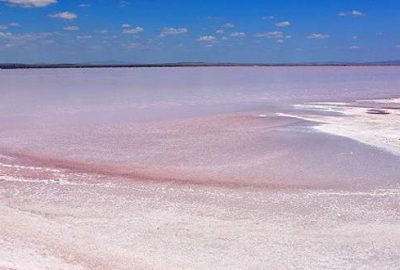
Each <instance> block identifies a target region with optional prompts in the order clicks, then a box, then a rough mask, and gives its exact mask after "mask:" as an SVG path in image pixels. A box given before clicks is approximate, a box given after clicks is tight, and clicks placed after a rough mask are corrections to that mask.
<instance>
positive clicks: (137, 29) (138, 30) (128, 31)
mask: <svg viewBox="0 0 400 270" xmlns="http://www.w3.org/2000/svg"><path fill="white" fill-rule="evenodd" d="M143 31H144V29H143V28H142V27H140V26H136V27H135V28H125V29H124V30H123V31H122V33H124V34H139V33H141V32H143Z"/></svg>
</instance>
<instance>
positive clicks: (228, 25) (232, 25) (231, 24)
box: [222, 23, 235, 28]
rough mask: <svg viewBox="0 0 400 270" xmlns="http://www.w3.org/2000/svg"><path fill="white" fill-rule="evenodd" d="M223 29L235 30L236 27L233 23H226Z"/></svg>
mask: <svg viewBox="0 0 400 270" xmlns="http://www.w3.org/2000/svg"><path fill="white" fill-rule="evenodd" d="M222 27H223V28H235V25H234V24H233V23H226V24H224V25H222Z"/></svg>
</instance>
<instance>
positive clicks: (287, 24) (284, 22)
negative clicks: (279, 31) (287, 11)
mask: <svg viewBox="0 0 400 270" xmlns="http://www.w3.org/2000/svg"><path fill="white" fill-rule="evenodd" d="M275 25H276V26H277V27H288V26H290V25H291V24H290V22H289V21H283V22H278V23H276V24H275Z"/></svg>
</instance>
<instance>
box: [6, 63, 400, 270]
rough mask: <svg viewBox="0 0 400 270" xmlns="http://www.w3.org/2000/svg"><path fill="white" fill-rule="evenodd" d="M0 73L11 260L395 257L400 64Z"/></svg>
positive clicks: (133, 264)
mask: <svg viewBox="0 0 400 270" xmlns="http://www.w3.org/2000/svg"><path fill="white" fill-rule="evenodd" d="M0 81H1V82H2V83H1V85H0V96H1V98H0V124H1V126H0V154H1V155H0V214H1V215H2V216H3V217H5V218H3V219H1V220H0V223H1V224H0V226H1V228H4V229H3V230H2V231H1V232H0V243H1V245H0V269H1V267H6V268H17V269H27V268H29V269H48V268H50V269H57V268H59V269H132V268H135V269H210V268H213V269H244V268H245V269H260V268H266V267H270V268H274V269H287V268H289V269H297V268H323V267H330V268H337V269H342V268H352V267H354V268H363V267H364V268H367V269H375V268H385V269H396V268H397V266H398V263H399V262H398V258H399V256H400V230H399V229H398V228H400V185H399V184H400V166H399V165H400V156H399V153H400V151H399V140H398V139H399V138H398V134H400V130H399V125H398V123H400V121H398V120H399V106H400V105H399V102H398V99H396V98H398V97H399V96H400V68H399V67H296V68H293V67H285V68H284V67H277V68H272V67H268V68H262V67H251V68H242V67H237V68H236V67H235V68H154V69H153V68H151V69H65V70H11V71H1V72H0ZM371 110H377V111H371ZM383 111H384V112H387V114H386V113H382V112H383ZM371 112H372V113H371ZM377 112H378V113H377Z"/></svg>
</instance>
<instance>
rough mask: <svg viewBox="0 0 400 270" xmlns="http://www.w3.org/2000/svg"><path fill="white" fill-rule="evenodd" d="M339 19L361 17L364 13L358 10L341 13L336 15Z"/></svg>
mask: <svg viewBox="0 0 400 270" xmlns="http://www.w3.org/2000/svg"><path fill="white" fill-rule="evenodd" d="M337 15H338V16H340V17H363V16H365V13H364V12H362V11H360V10H350V11H342V12H339V13H338V14H337Z"/></svg>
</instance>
